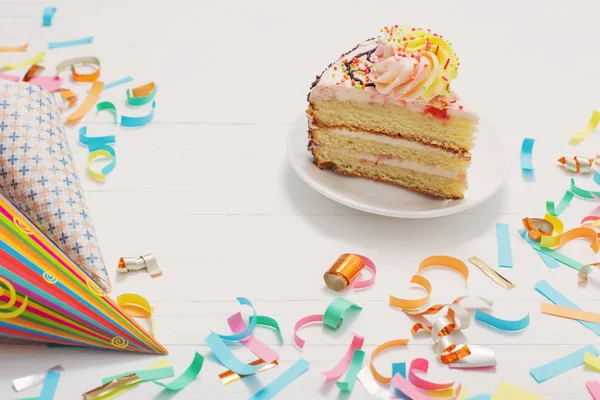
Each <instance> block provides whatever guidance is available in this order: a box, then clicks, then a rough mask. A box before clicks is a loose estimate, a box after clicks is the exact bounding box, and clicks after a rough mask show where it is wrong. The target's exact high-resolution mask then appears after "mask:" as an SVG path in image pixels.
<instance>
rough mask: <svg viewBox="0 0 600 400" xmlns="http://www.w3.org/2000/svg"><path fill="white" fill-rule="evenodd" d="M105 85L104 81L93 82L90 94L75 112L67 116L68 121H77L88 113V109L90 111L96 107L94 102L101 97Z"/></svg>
mask: <svg viewBox="0 0 600 400" xmlns="http://www.w3.org/2000/svg"><path fill="white" fill-rule="evenodd" d="M103 86H104V83H103V82H100V81H96V82H94V83H93V84H92V88H91V89H90V92H89V93H88V96H87V97H86V98H85V100H84V101H83V104H81V106H80V107H79V108H78V109H77V110H75V111H74V112H73V114H71V115H69V116H68V117H67V123H75V122H77V121H79V120H80V119H81V118H83V117H84V116H85V114H87V113H88V111H90V109H91V108H92V107H94V104H96V102H97V101H98V99H99V98H100V92H102V87H103Z"/></svg>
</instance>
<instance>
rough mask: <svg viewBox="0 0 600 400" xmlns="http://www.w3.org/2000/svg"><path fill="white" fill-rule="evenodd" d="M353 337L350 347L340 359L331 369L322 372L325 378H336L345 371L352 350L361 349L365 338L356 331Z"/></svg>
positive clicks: (348, 364)
mask: <svg viewBox="0 0 600 400" xmlns="http://www.w3.org/2000/svg"><path fill="white" fill-rule="evenodd" d="M353 335H354V337H353V338H352V343H350V347H348V351H346V354H344V356H343V357H342V359H341V360H340V361H339V362H338V363H337V365H336V366H335V367H333V369H332V370H331V371H327V372H323V375H325V377H326V378H327V379H338V378H340V377H341V376H342V375H344V374H345V373H346V371H347V370H348V367H350V363H351V362H352V356H353V354H354V350H357V349H358V350H360V349H362V346H363V343H364V342H365V338H363V337H362V336H360V335H357V334H356V333H353Z"/></svg>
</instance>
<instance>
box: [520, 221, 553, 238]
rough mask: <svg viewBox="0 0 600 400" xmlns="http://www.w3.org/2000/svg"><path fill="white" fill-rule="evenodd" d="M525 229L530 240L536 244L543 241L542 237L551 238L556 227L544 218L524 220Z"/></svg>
mask: <svg viewBox="0 0 600 400" xmlns="http://www.w3.org/2000/svg"><path fill="white" fill-rule="evenodd" d="M523 227H524V228H525V230H526V231H527V233H528V234H529V238H530V239H531V240H533V241H536V242H539V241H541V240H542V236H551V235H552V232H554V225H552V223H551V222H550V221H547V220H545V219H542V218H523Z"/></svg>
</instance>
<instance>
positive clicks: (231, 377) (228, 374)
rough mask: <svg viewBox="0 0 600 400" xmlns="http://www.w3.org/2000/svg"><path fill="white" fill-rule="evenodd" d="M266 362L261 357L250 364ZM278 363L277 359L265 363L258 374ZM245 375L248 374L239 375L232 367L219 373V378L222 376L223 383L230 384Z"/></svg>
mask: <svg viewBox="0 0 600 400" xmlns="http://www.w3.org/2000/svg"><path fill="white" fill-rule="evenodd" d="M264 363H265V362H264V361H263V360H261V359H260V358H259V359H257V360H254V361H252V362H251V363H250V365H252V366H256V365H261V364H264ZM277 365H279V363H278V362H277V360H274V361H273V362H270V363H268V364H265V365H264V366H263V367H262V368H261V369H259V370H258V371H256V373H257V374H258V373H259V372H263V371H266V370H268V369H271V368H273V367H276V366H277ZM244 376H246V375H239V374H237V373H235V372H233V371H232V370H230V369H229V370H227V371H225V372H222V373H220V374H219V378H221V382H222V383H223V385H229V384H230V383H231V382H235V381H237V380H238V379H242V378H243V377H244Z"/></svg>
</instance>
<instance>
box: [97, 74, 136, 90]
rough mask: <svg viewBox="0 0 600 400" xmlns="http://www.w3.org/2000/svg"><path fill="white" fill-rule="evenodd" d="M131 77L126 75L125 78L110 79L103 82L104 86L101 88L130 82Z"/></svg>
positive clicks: (105, 88) (109, 87)
mask: <svg viewBox="0 0 600 400" xmlns="http://www.w3.org/2000/svg"><path fill="white" fill-rule="evenodd" d="M132 81H133V78H132V77H131V76H126V77H125V78H121V79H117V80H116V81H112V82H109V83H106V84H104V88H103V89H102V90H108V89H112V88H114V87H115V86H119V85H124V84H126V83H129V82H132Z"/></svg>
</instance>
